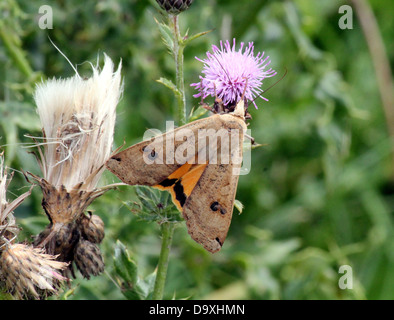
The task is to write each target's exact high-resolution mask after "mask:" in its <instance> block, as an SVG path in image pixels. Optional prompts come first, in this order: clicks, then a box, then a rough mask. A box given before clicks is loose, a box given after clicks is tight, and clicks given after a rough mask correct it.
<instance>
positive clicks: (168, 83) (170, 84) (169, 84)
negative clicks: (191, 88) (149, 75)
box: [156, 78, 181, 96]
mask: <svg viewBox="0 0 394 320" xmlns="http://www.w3.org/2000/svg"><path fill="white" fill-rule="evenodd" d="M156 81H157V82H159V83H161V84H163V85H165V86H166V87H167V88H168V89H170V90H172V92H174V94H175V95H176V96H180V95H181V93H180V91H179V90H178V88H177V87H176V86H175V84H174V83H173V82H172V81H171V80H168V79H166V78H160V79H159V80H156Z"/></svg>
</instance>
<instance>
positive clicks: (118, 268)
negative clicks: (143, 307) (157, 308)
mask: <svg viewBox="0 0 394 320" xmlns="http://www.w3.org/2000/svg"><path fill="white" fill-rule="evenodd" d="M114 267H115V268H114V270H115V276H116V278H117V280H118V283H119V285H120V287H121V291H122V294H123V295H124V296H125V297H126V298H127V299H129V300H144V299H146V298H147V297H148V295H151V293H152V291H153V287H154V283H155V279H156V271H155V272H153V273H151V274H149V275H148V276H147V277H145V279H142V278H141V277H139V276H138V267H137V264H136V263H135V262H134V260H133V259H131V258H130V254H129V252H128V251H127V248H126V247H125V246H124V245H123V244H122V242H120V241H119V240H118V241H117V242H116V247H115V255H114Z"/></svg>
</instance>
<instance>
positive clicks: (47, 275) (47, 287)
mask: <svg viewBox="0 0 394 320" xmlns="http://www.w3.org/2000/svg"><path fill="white" fill-rule="evenodd" d="M54 259H55V257H54V256H52V255H48V254H45V253H44V252H43V250H42V249H38V248H33V247H31V246H28V245H24V244H11V245H7V246H6V247H5V250H3V251H2V252H1V254H0V283H1V284H2V285H3V287H4V288H5V289H6V291H8V292H9V293H11V294H12V295H13V296H14V297H15V298H16V299H24V298H28V299H40V298H43V297H45V296H46V295H48V294H53V293H56V292H57V291H58V289H59V286H60V284H61V282H62V281H64V280H66V278H64V277H63V276H62V275H61V274H60V273H59V272H60V271H61V270H63V269H65V268H66V267H67V263H64V262H58V261H55V260H54Z"/></svg>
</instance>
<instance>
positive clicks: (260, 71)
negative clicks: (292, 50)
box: [191, 39, 276, 109]
mask: <svg viewBox="0 0 394 320" xmlns="http://www.w3.org/2000/svg"><path fill="white" fill-rule="evenodd" d="M243 49H244V43H243V42H241V47H240V48H239V50H238V51H236V50H235V39H233V46H232V47H231V46H230V43H229V41H228V40H227V41H226V42H225V43H224V45H223V42H222V41H220V49H219V48H218V47H217V46H215V45H212V53H211V52H207V58H206V59H204V60H201V59H199V58H197V57H196V59H197V60H199V61H201V62H203V63H204V69H203V70H202V73H203V74H204V75H205V77H202V76H200V80H201V81H200V82H197V83H192V84H191V86H192V87H195V89H197V90H199V91H200V92H199V93H198V94H195V95H194V97H195V98H197V97H201V96H202V99H205V98H206V97H207V96H212V97H215V98H216V97H218V98H220V99H222V101H223V104H224V105H225V106H229V105H235V104H236V103H237V102H238V101H239V100H240V99H241V97H242V94H243V93H244V90H245V86H247V88H246V90H245V98H246V100H250V101H253V100H254V99H255V98H256V97H257V96H260V93H261V92H263V90H262V89H260V87H261V85H262V81H263V79H265V78H268V77H273V76H274V75H276V71H275V70H273V69H272V68H269V69H268V70H265V68H266V67H267V66H268V65H269V64H270V63H271V61H270V60H269V61H267V60H268V58H269V56H267V57H265V58H263V57H264V52H263V53H260V52H259V53H258V54H257V55H256V56H254V52H253V50H254V46H253V42H249V45H248V46H247V47H245V51H244V52H242V50H243ZM260 97H261V98H262V99H264V100H266V101H268V99H266V98H264V97H262V96H260ZM253 104H254V106H255V107H256V109H257V106H256V103H255V102H254V101H253Z"/></svg>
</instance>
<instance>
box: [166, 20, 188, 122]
mask: <svg viewBox="0 0 394 320" xmlns="http://www.w3.org/2000/svg"><path fill="white" fill-rule="evenodd" d="M169 24H170V27H171V30H172V32H173V38H174V48H173V53H174V59H175V68H176V87H177V89H178V90H179V95H178V96H177V103H178V121H179V125H181V126H182V125H184V124H186V121H187V119H186V98H185V84H184V78H183V49H184V48H185V45H184V43H183V40H182V37H181V34H180V30H179V22H178V16H177V15H175V16H171V15H170V16H169Z"/></svg>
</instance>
